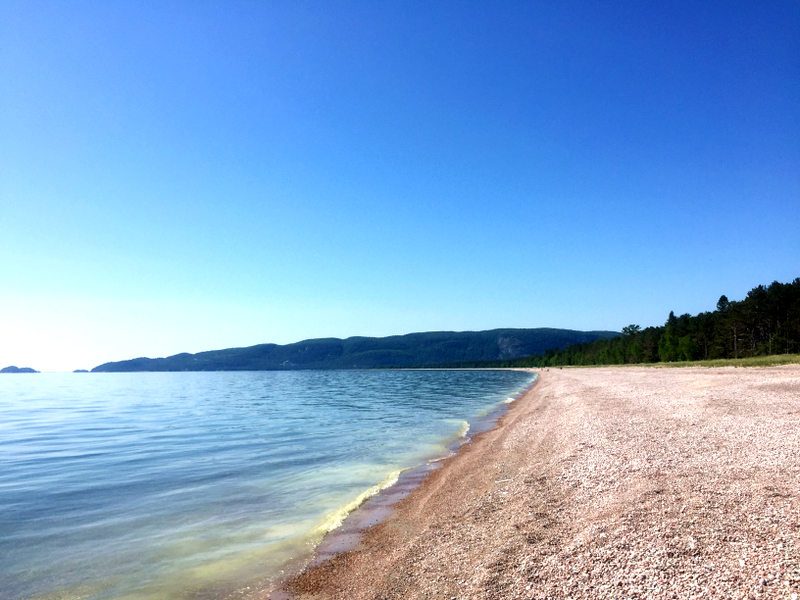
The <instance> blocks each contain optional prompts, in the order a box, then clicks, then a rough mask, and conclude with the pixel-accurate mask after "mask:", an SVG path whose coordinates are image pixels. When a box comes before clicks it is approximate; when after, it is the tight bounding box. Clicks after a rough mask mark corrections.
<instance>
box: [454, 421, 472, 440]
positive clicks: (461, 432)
mask: <svg viewBox="0 0 800 600" xmlns="http://www.w3.org/2000/svg"><path fill="white" fill-rule="evenodd" d="M468 433H469V423H467V422H466V421H464V422H462V424H461V427H459V428H458V431H456V438H459V439H460V438H465V437H467V434H468Z"/></svg>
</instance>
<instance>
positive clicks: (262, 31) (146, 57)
mask: <svg viewBox="0 0 800 600" xmlns="http://www.w3.org/2000/svg"><path fill="white" fill-rule="evenodd" d="M0 269H2V271H1V273H2V275H0V367H2V366H6V365H16V366H19V367H23V366H24V367H32V368H35V369H38V370H41V371H70V370H73V369H91V368H92V367H94V366H97V365H99V364H101V363H104V362H107V361H115V360H124V359H129V358H134V357H139V356H149V357H158V356H168V355H172V354H176V353H179V352H199V351H203V350H212V349H220V348H228V347H239V346H250V345H254V344H259V343H266V342H273V343H281V344H283V343H291V342H295V341H300V340H303V339H308V338H317V337H342V338H343V337H349V336H354V335H366V336H384V335H394V334H403V333H410V332H416V331H433V330H454V331H465V330H482V329H493V328H499V327H563V328H570V329H580V330H613V331H619V330H620V329H621V328H622V327H623V326H625V325H628V324H638V325H640V326H642V327H647V326H651V325H663V324H664V322H665V321H666V318H667V316H668V314H669V312H670V311H674V312H675V313H676V314H684V313H690V314H697V313H699V312H703V311H709V310H713V309H714V307H715V305H716V302H717V300H718V299H719V297H720V295H722V294H725V295H727V296H728V298H729V299H731V300H740V299H742V298H744V297H745V295H746V294H747V292H748V291H749V290H750V289H752V288H753V287H755V286H757V285H761V284H769V283H771V282H772V281H776V280H777V281H780V282H788V281H791V280H793V279H794V278H796V277H800V3H798V2H796V1H794V0H789V1H780V0H776V1H773V2H760V1H759V2H744V1H736V2H731V1H721V2H712V1H707V2H686V3H676V2H648V1H630V2H606V1H600V2H595V1H591V2H588V1H587V2H572V1H570V0H559V1H552V2H549V1H541V2H513V1H509V2H480V1H474V2H462V1H458V2H447V1H442V2H427V1H425V2H394V1H387V2H356V1H354V2H337V1H334V0H331V1H325V2H303V1H291V2H281V1H274V2H256V1H247V2H245V1H236V0H226V1H225V2H211V1H202V0H197V1H194V0H192V1H188V0H187V1H165V2H155V1H148V0H139V1H137V2H130V1H126V0H118V1H115V2H106V1H104V0H103V1H98V2H89V1H82V0H70V1H67V2H57V1H48V0H43V1H41V2H27V1H16V0H4V1H3V2H0Z"/></svg>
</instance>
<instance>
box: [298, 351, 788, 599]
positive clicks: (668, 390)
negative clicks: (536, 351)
mask: <svg viewBox="0 0 800 600" xmlns="http://www.w3.org/2000/svg"><path fill="white" fill-rule="evenodd" d="M443 462H444V464H443V465H442V467H441V468H439V469H436V470H434V471H432V472H431V473H430V474H429V475H428V476H427V477H426V478H425V479H424V480H423V481H422V483H421V485H420V486H419V487H417V488H416V489H414V490H413V491H412V492H411V493H410V494H409V495H408V496H407V497H405V498H404V499H403V500H401V501H400V502H399V503H398V504H396V505H395V509H394V511H393V512H391V514H389V516H388V517H387V518H386V519H384V520H383V521H382V522H380V523H379V524H378V525H376V526H374V527H372V528H370V529H368V530H367V531H366V532H365V533H364V535H363V536H362V537H361V539H360V541H359V542H358V544H357V545H356V546H355V547H354V548H353V549H351V550H349V551H347V552H341V553H339V554H336V555H334V556H333V557H332V558H329V559H327V560H324V561H322V562H319V563H318V564H316V565H315V566H314V567H312V568H310V569H308V570H306V571H305V572H304V573H302V574H301V575H300V576H298V577H296V578H294V579H292V580H291V581H289V582H288V583H287V584H286V586H285V590H284V591H285V592H286V593H288V594H289V595H290V597H292V598H295V599H297V600H306V599H320V600H322V599H331V598H337V599H347V600H355V599H369V600H379V599H380V600H389V599H401V598H402V599H412V598H420V599H422V598H425V599H428V598H430V599H446V600H452V599H454V598H457V599H466V598H487V599H501V598H502V599H517V598H518V599H528V598H537V599H538V598H695V597H705V598H708V597H713V598H751V597H752V598H755V597H763V598H787V599H794V600H797V598H798V594H800V366H798V365H790V366H784V367H772V368H764V369H741V368H739V369H737V368H730V367H729V368H720V369H706V368H690V369H686V368H684V369H655V368H646V367H626V368H594V369H563V370H561V369H555V370H554V369H551V370H549V371H544V372H541V373H540V379H539V382H538V383H537V384H536V385H535V386H534V387H533V388H532V389H531V390H530V391H529V392H528V393H527V394H526V395H525V396H523V397H522V398H521V399H520V400H518V401H517V402H515V403H514V404H512V405H511V407H510V409H509V411H508V413H507V414H506V415H505V416H504V417H503V418H502V419H501V421H500V422H499V423H498V425H497V426H496V427H495V428H494V429H492V430H490V431H488V432H485V433H482V434H480V435H478V436H476V437H475V438H473V440H472V442H471V443H469V444H466V445H465V446H463V447H462V448H461V450H460V451H459V453H458V454H457V455H456V456H455V457H453V458H450V459H448V460H446V461H443Z"/></svg>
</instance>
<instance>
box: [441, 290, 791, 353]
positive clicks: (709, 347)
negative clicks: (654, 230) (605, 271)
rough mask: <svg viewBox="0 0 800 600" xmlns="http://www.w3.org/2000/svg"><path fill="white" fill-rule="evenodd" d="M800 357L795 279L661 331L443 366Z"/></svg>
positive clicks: (724, 301)
mask: <svg viewBox="0 0 800 600" xmlns="http://www.w3.org/2000/svg"><path fill="white" fill-rule="evenodd" d="M798 352H800V278H797V279H795V280H794V281H792V282H791V283H778V282H777V281H775V282H773V283H771V284H770V285H769V286H763V285H759V286H758V287H755V288H753V289H752V290H750V292H748V294H747V297H746V298H744V300H739V301H731V300H729V299H728V298H727V297H726V296H721V297H720V298H719V300H718V301H717V308H716V310H715V311H712V312H704V313H700V314H698V315H695V316H692V315H689V314H684V315H681V316H680V317H676V316H675V314H674V313H672V312H671V313H670V314H669V317H668V318H667V322H666V323H665V324H664V325H663V326H661V327H647V328H646V329H641V328H640V327H639V326H638V325H628V326H627V327H624V328H623V329H622V335H620V336H617V337H615V338H612V339H604V340H597V341H594V342H589V343H584V344H577V345H570V346H568V347H564V348H560V349H556V348H553V349H550V350H547V351H546V352H544V353H536V354H534V355H533V356H528V357H525V358H521V359H517V360H511V361H493V362H489V363H464V362H462V363H458V364H453V365H448V366H463V367H467V366H472V367H476V366H481V367H553V366H560V365H563V366H567V365H613V364H636V363H656V362H676V361H689V360H710V359H717V358H748V357H754V356H769V355H775V354H793V353H798Z"/></svg>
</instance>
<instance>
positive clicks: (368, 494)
mask: <svg viewBox="0 0 800 600" xmlns="http://www.w3.org/2000/svg"><path fill="white" fill-rule="evenodd" d="M406 470H407V469H399V470H397V471H392V472H391V473H389V474H388V475H387V476H386V477H384V478H383V479H382V480H380V481H379V482H378V483H376V484H375V485H373V486H372V487H371V488H369V489H367V490H364V491H363V492H361V494H359V495H358V496H357V497H356V498H354V499H353V500H351V501H350V502H348V503H347V504H345V505H344V506H342V507H340V508H337V509H336V510H335V511H333V512H332V513H329V514H328V515H327V516H326V517H325V518H324V519H323V520H322V521H321V522H320V524H319V525H317V526H316V527H315V528H314V529H313V533H315V534H318V535H325V534H326V533H328V532H329V531H333V530H334V529H336V528H338V527H341V525H342V523H344V520H345V519H346V518H347V515H349V514H350V513H351V512H353V511H354V510H355V509H357V508H358V507H359V506H361V505H362V504H364V502H366V501H367V500H369V499H370V498H372V497H373V496H375V495H376V494H378V493H380V492H382V491H383V490H385V489H386V488H388V487H391V486H393V485H394V484H395V483H397V480H398V479H399V478H400V474H401V473H402V472H403V471H406Z"/></svg>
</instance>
